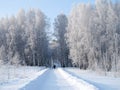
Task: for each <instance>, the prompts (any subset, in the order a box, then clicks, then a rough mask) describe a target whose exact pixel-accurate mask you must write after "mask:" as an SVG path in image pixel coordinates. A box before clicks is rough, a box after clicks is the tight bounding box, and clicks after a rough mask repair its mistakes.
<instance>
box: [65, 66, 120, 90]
mask: <svg viewBox="0 0 120 90" xmlns="http://www.w3.org/2000/svg"><path fill="white" fill-rule="evenodd" d="M64 70H65V71H67V72H68V73H69V74H71V75H73V76H74V77H77V78H80V79H82V80H84V81H86V82H88V83H90V84H92V85H94V86H96V87H97V88H98V89H99V90H120V78H115V77H113V75H111V76H110V75H109V76H104V75H102V74H100V73H96V72H94V71H91V70H80V69H77V68H65V69H64ZM111 74H113V73H111Z"/></svg>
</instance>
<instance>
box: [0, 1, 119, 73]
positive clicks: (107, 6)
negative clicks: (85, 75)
mask: <svg viewBox="0 0 120 90" xmlns="http://www.w3.org/2000/svg"><path fill="white" fill-rule="evenodd" d="M50 27H51V23H50V20H49V18H48V16H46V15H45V13H44V12H42V11H41V10H40V9H35V8H32V9H29V10H28V11H25V10H24V9H21V10H19V11H18V13H17V14H16V15H13V16H10V17H7V16H6V17H2V18H0V64H1V65H16V66H18V65H24V66H47V67H50V66H51V60H53V62H59V63H60V65H61V66H62V67H79V68H80V69H85V70H86V69H92V70H103V71H106V72H107V71H116V72H118V71H119V70H120V2H119V1H116V2H112V1H111V0H95V5H93V4H90V3H87V4H84V3H80V4H75V5H74V6H73V7H72V9H71V11H70V13H69V14H68V15H65V14H64V13H60V14H59V15H57V16H56V18H55V19H54V23H53V27H54V33H52V35H50ZM51 37H54V39H51Z"/></svg>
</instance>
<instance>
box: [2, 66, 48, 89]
mask: <svg viewBox="0 0 120 90" xmlns="http://www.w3.org/2000/svg"><path fill="white" fill-rule="evenodd" d="M4 69H6V67H2V68H0V90H19V89H20V88H21V87H24V86H25V85H26V84H28V83H30V82H31V81H32V80H34V79H35V78H37V77H38V76H40V75H41V74H43V73H44V72H45V71H46V70H47V69H45V67H28V66H27V67H17V68H16V70H15V71H16V74H15V75H14V67H13V66H9V69H10V79H9V80H7V77H8V76H7V73H6V72H5V71H4V74H2V73H3V72H2V71H3V70H4Z"/></svg>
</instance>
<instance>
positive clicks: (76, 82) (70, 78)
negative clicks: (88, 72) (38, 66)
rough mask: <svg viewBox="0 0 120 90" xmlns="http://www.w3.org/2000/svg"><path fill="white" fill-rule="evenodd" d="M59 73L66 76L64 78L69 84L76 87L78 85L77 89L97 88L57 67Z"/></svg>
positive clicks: (88, 89) (93, 89)
mask: <svg viewBox="0 0 120 90" xmlns="http://www.w3.org/2000/svg"><path fill="white" fill-rule="evenodd" d="M58 70H59V72H60V74H61V75H62V76H63V77H64V78H66V80H67V81H68V82H69V84H71V85H75V86H76V87H78V90H98V88H96V87H95V86H93V85H91V84H89V83H87V82H85V81H84V80H82V79H79V78H77V77H74V76H72V75H70V74H68V73H67V72H65V71H63V70H62V69H61V68H59V69H58Z"/></svg>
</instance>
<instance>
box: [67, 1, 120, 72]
mask: <svg viewBox="0 0 120 90" xmlns="http://www.w3.org/2000/svg"><path fill="white" fill-rule="evenodd" d="M119 6H120V3H119V2H116V3H112V2H111V0H96V1H95V6H93V5H90V4H78V5H75V6H74V7H73V9H72V11H71V13H70V15H69V17H68V27H67V33H66V36H67V42H68V46H69V49H70V55H69V57H70V58H71V59H72V61H73V64H75V65H76V66H78V67H80V68H83V69H87V68H90V69H97V68H99V69H103V70H105V71H110V70H116V71H117V70H118V62H120V60H119V58H120V45H119V44H120V40H119V38H120V28H119V24H120V21H119V19H120V16H119V14H118V13H120V11H119V10H118V9H120V7H119Z"/></svg>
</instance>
